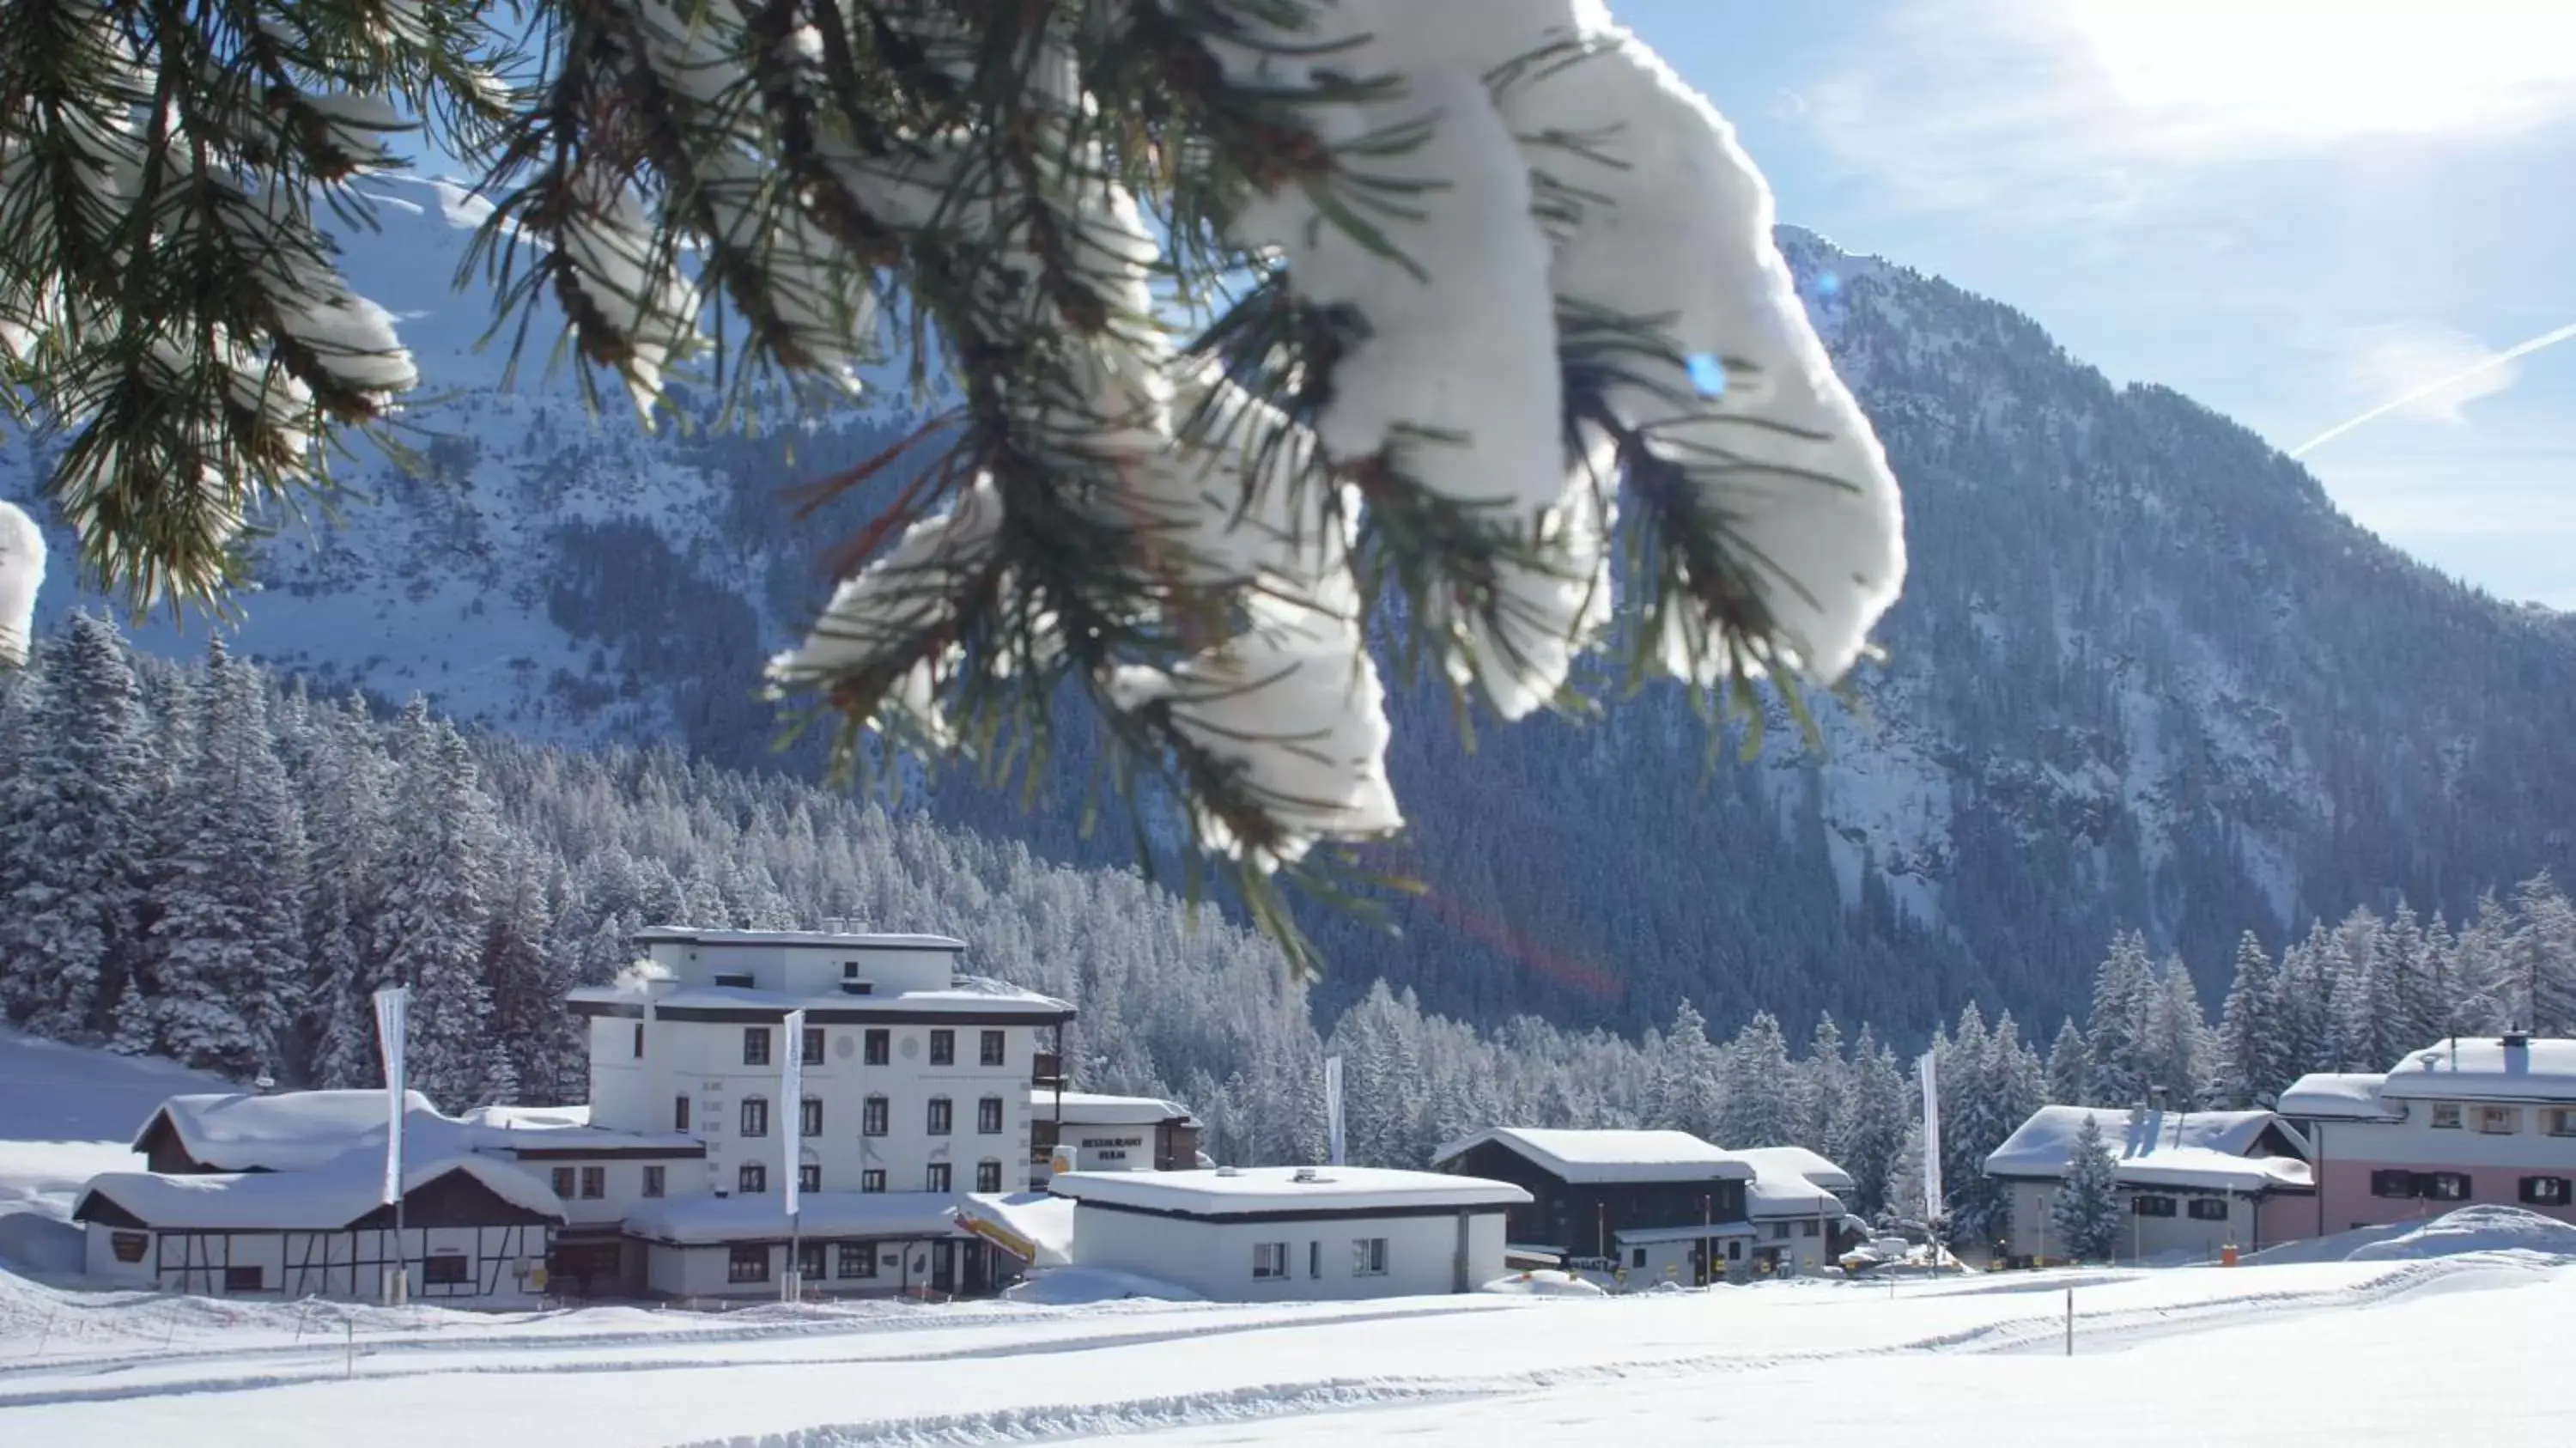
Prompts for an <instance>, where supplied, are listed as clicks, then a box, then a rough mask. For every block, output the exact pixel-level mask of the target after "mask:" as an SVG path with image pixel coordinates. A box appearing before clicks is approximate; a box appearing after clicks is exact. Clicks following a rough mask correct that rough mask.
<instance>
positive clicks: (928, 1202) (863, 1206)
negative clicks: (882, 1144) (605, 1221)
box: [625, 1192, 966, 1247]
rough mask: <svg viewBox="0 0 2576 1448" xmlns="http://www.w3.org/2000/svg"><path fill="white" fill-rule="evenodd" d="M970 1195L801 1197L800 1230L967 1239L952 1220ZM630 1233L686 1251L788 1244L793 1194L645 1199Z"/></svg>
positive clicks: (628, 1223) (629, 1217)
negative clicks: (773, 1242) (734, 1245)
mask: <svg viewBox="0 0 2576 1448" xmlns="http://www.w3.org/2000/svg"><path fill="white" fill-rule="evenodd" d="M962 1200H963V1198H962V1197H961V1196H960V1195H959V1194H957V1193H955V1192H802V1193H799V1194H798V1200H797V1203H796V1208H797V1210H796V1231H797V1232H798V1233H800V1234H802V1235H803V1236H805V1237H807V1238H809V1239H811V1238H818V1237H884V1238H903V1237H956V1236H964V1235H965V1234H966V1233H965V1229H964V1228H962V1227H960V1226H958V1225H957V1223H956V1220H955V1219H954V1218H953V1217H952V1216H951V1215H950V1213H951V1212H953V1211H954V1210H955V1209H956V1207H957V1205H958V1203H959V1202H960V1201H962ZM625 1228H626V1234H627V1235H628V1236H630V1237H644V1238H648V1239H650V1240H653V1241H657V1242H669V1243H672V1244H674V1245H677V1246H683V1247H703V1246H716V1245H719V1244H722V1243H726V1242H766V1241H771V1240H777V1241H785V1240H786V1239H787V1236H788V1222H787V1197H786V1195H785V1194H784V1193H782V1192H755V1193H753V1194H751V1195H749V1196H743V1195H740V1194H736V1195H733V1196H724V1197H719V1196H713V1195H698V1196H686V1197H663V1198H661V1199H659V1200H656V1201H647V1202H638V1203H636V1204H635V1206H634V1207H633V1208H631V1209H629V1210H628V1212H627V1213H626V1219H625Z"/></svg>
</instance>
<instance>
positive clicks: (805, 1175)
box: [796, 1161, 823, 1192]
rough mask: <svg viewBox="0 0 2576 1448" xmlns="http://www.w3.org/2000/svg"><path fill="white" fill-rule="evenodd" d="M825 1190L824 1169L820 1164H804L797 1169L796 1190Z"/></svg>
mask: <svg viewBox="0 0 2576 1448" xmlns="http://www.w3.org/2000/svg"><path fill="white" fill-rule="evenodd" d="M822 1189H823V1167H822V1164H821V1163H819V1162H811V1161H809V1162H804V1163H802V1164H800V1165H799V1166H798V1167H797V1168H796V1190H798V1191H800V1192H819V1191H821V1190H822Z"/></svg>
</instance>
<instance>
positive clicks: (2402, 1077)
mask: <svg viewBox="0 0 2576 1448" xmlns="http://www.w3.org/2000/svg"><path fill="white" fill-rule="evenodd" d="M2515 1039H2517V1040H2520V1041H2521V1042H2522V1044H2519V1045H2507V1044H2505V1042H2504V1041H2502V1040H2499V1039H2498V1038H2496V1037H2494V1036H2482V1037H2476V1038H2454V1039H2452V1040H2448V1041H2439V1042H2436V1043H2435V1044H2433V1045H2431V1046H2428V1047H2426V1048H2425V1049H2423V1050H2421V1051H2414V1052H2410V1053H2408V1055H2407V1056H2406V1058H2405V1059H2404V1060H2402V1061H2399V1062H2398V1063H2397V1064H2396V1065H2395V1066H2392V1067H2390V1068H2389V1071H2388V1075H2387V1076H2386V1077H2385V1078H2384V1079H2383V1081H2382V1083H2381V1085H2380V1088H2379V1091H2380V1095H2381V1096H2382V1097H2395V1098H2401V1099H2405V1098H2411V1099H2419V1100H2420V1099H2422V1098H2425V1097H2438V1098H2443V1099H2448V1100H2454V1101H2567V1102H2576V1041H2570V1040H2561V1039H2557V1038H2554V1037H2546V1036H2543V1037H2532V1038H2520V1037H2517V1038H2515Z"/></svg>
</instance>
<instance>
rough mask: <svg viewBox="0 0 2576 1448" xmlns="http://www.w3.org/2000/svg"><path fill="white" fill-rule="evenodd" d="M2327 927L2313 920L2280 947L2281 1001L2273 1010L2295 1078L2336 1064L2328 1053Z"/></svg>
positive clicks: (2327, 1068)
mask: <svg viewBox="0 0 2576 1448" xmlns="http://www.w3.org/2000/svg"><path fill="white" fill-rule="evenodd" d="M2325 957H2326V931H2325V927H2324V925H2323V924H2322V923H2321V922H2312V923H2311V924H2310V925H2309V927H2308V933H2307V935H2306V936H2305V937H2303V938H2301V939H2300V940H2298V941H2296V942H2293V943H2292V944H2290V945H2288V946H2285V947H2283V948H2282V951H2281V967H2280V970H2279V972H2278V975H2277V979H2278V982H2279V986H2280V1004H2279V1006H2278V1008H2277V1009H2276V1010H2274V1012H2273V1019H2274V1021H2275V1022H2277V1023H2278V1028H2279V1030H2280V1035H2281V1053H2282V1056H2283V1058H2284V1059H2285V1061H2286V1062H2287V1067H2286V1069H2287V1071H2288V1074H2289V1075H2290V1076H2291V1078H2292V1079H2296V1078H2298V1077H2300V1076H2303V1075H2306V1074H2307V1073H2308V1072H2310V1071H2330V1070H2333V1069H2334V1067H2333V1065H2332V1064H2331V1062H2330V1058H2329V1057H2328V1055H2327V1047H2328V1044H2329V1043H2328V1040H2327V1035H2328V1032H2327V1029H2326V1007H2327V998H2328V996H2329V994H2330V983H2329V981H2328V979H2327V976H2326V973H2325V971H2326V965H2325Z"/></svg>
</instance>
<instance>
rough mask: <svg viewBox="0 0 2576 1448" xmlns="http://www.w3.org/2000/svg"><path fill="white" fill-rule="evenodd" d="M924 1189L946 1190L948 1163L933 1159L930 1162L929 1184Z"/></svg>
mask: <svg viewBox="0 0 2576 1448" xmlns="http://www.w3.org/2000/svg"><path fill="white" fill-rule="evenodd" d="M926 1190H929V1191H934V1192H944V1191H946V1190H948V1163H946V1162H944V1161H934V1162H932V1163H931V1164H930V1185H929V1187H928V1188H926Z"/></svg>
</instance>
